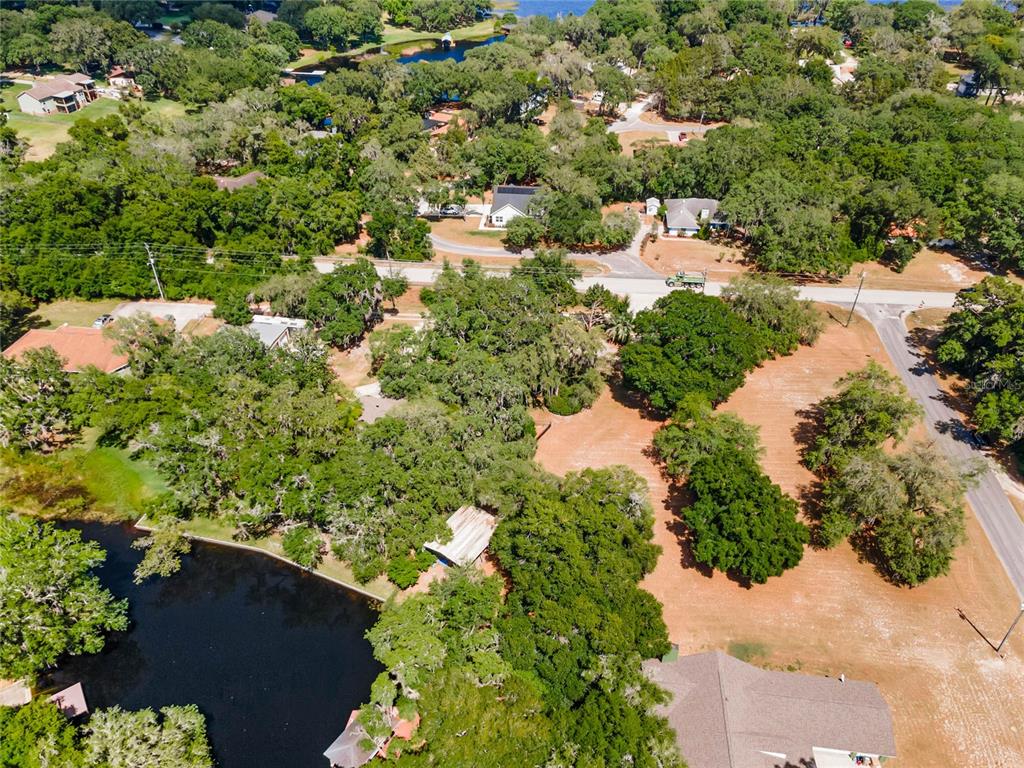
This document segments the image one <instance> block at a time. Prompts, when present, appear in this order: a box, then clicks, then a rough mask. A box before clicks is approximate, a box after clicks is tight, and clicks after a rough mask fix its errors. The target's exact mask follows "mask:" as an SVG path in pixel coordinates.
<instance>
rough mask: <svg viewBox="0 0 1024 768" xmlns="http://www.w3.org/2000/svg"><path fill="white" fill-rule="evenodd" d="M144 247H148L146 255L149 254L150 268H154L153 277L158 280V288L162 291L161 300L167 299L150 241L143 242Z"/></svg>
mask: <svg viewBox="0 0 1024 768" xmlns="http://www.w3.org/2000/svg"><path fill="white" fill-rule="evenodd" d="M142 245H143V247H144V248H145V249H146V255H147V256H149V268H150V269H152V270H153V279H155V280H156V289H157V290H158V291H160V300H161V301H165V300H166V298H167V297H166V296H164V287H163V286H162V285H160V275H158V274H157V273H156V261H154V259H153V252H152V251H151V250H149V243H143V244H142Z"/></svg>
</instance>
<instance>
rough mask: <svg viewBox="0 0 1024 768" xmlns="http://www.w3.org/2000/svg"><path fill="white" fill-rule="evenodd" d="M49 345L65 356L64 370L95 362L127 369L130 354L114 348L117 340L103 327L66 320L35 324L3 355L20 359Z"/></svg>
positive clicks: (106, 369) (106, 368) (98, 365)
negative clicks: (50, 325)
mask: <svg viewBox="0 0 1024 768" xmlns="http://www.w3.org/2000/svg"><path fill="white" fill-rule="evenodd" d="M44 347H50V348H51V349H53V351H54V352H56V353H57V355H58V356H60V357H61V358H62V359H63V360H64V370H65V371H67V372H68V373H81V372H82V371H83V370H85V369H86V368H88V367H89V366H95V367H96V368H99V369H100V370H101V371H103V372H104V373H122V372H125V371H127V370H128V355H123V354H121V353H119V352H117V351H116V350H115V347H116V343H115V342H114V340H113V339H109V338H107V337H106V336H104V335H103V330H102V329H100V328H77V327H75V326H71V325H67V324H64V325H62V326H60V327H59V328H33V329H32V330H31V331H29V332H28V333H26V334H25V335H24V336H22V337H21V338H20V339H18V340H17V341H16V342H14V343H13V344H11V346H9V347H8V348H7V349H5V350H4V357H6V358H8V359H9V360H17V359H18V358H20V357H21V356H22V355H24V354H25V353H26V352H28V351H29V350H30V349H43V348H44Z"/></svg>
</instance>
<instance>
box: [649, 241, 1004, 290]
mask: <svg viewBox="0 0 1024 768" xmlns="http://www.w3.org/2000/svg"><path fill="white" fill-rule="evenodd" d="M642 257H643V260H644V262H645V263H646V264H647V265H648V266H649V267H651V269H654V270H656V271H657V272H660V273H661V274H663V275H670V274H673V273H675V272H676V271H678V270H680V269H685V270H702V269H707V270H708V278H709V279H710V280H728V279H730V278H731V277H733V276H734V275H736V274H737V273H739V272H747V271H750V270H751V268H752V267H751V265H749V264H747V263H745V260H744V255H743V251H742V249H740V248H738V247H735V246H732V245H729V244H726V243H721V244H717V243H711V242H707V241H704V240H698V239H696V238H690V237H660V238H658V240H656V241H655V242H654V243H651V244H650V245H648V246H647V248H645V249H644V253H643V255H642ZM862 271H863V272H864V273H865V278H864V287H865V288H878V289H892V290H899V289H906V290H921V291H958V290H960V289H961V288H965V287H967V286H969V285H974V284H975V283H977V282H978V281H980V280H982V279H983V278H984V277H986V276H987V275H988V274H989V272H987V271H985V269H984V267H983V266H982V265H979V264H977V263H976V262H974V261H972V260H971V259H970V258H969V257H967V256H965V255H963V254H961V253H959V252H956V251H939V250H935V249H931V248H925V249H923V250H922V251H921V252H920V253H918V254H917V256H915V257H914V260H913V261H911V262H910V264H908V265H907V268H906V269H905V270H903V272H894V271H893V270H892V269H890V268H889V267H887V266H885V265H884V264H878V263H877V262H869V263H866V264H854V265H853V268H852V269H851V270H850V274H848V275H846V276H845V277H843V278H841V279H840V280H838V281H837V282H836V284H837V285H850V286H854V285H857V283H858V282H859V280H860V273H861V272H862ZM1007 277H1008V278H1009V279H1010V280H1013V281H1014V282H1017V283H1022V284H1024V278H1021V277H1020V276H1018V275H1012V274H1011V275H1007ZM822 282H824V281H822Z"/></svg>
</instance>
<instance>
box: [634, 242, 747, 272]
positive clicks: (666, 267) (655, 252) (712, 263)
mask: <svg viewBox="0 0 1024 768" xmlns="http://www.w3.org/2000/svg"><path fill="white" fill-rule="evenodd" d="M641 258H642V259H643V261H644V263H645V264H647V266H649V267H650V268H651V269H654V270H656V271H657V272H660V273H661V274H663V275H674V274H675V273H676V272H678V271H680V270H685V271H687V272H700V271H702V270H704V269H706V270H707V271H708V279H709V280H714V281H719V282H724V281H727V280H731V279H732V278H733V277H735V276H736V275H738V274H740V273H741V272H749V271H750V269H751V268H750V266H749V265H748V264H746V262H745V260H744V256H743V251H741V250H740V249H739V248H736V247H734V246H732V245H729V244H728V243H712V242H709V241H707V240H700V239H698V238H695V237H659V238H658V239H657V240H655V241H654V242H652V243H648V244H647V246H646V247H645V248H644V250H643V253H642V254H641Z"/></svg>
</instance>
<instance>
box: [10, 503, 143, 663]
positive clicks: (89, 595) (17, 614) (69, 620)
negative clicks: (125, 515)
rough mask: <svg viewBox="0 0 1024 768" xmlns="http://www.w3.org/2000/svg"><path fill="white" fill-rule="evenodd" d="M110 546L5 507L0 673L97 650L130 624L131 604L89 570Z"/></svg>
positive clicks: (101, 559) (100, 561)
mask: <svg viewBox="0 0 1024 768" xmlns="http://www.w3.org/2000/svg"><path fill="white" fill-rule="evenodd" d="M105 557H106V553H105V552H103V550H102V549H100V548H99V546H97V545H96V544H91V543H89V544H87V543H84V542H82V540H81V536H80V535H79V533H78V531H75V530H61V529H59V528H56V527H54V525H53V524H52V523H46V524H42V525H41V524H39V523H36V522H34V521H32V520H22V519H19V518H18V517H15V516H13V515H12V514H11V512H10V510H0V574H2V575H3V578H2V579H0V614H2V615H0V618H2V619H3V620H2V621H0V676H3V677H6V678H19V677H28V678H30V679H31V678H33V677H34V675H35V674H36V673H37V672H40V671H42V670H43V669H45V668H46V667H49V666H52V665H54V664H55V663H56V662H57V660H58V659H59V658H60V657H61V656H62V655H64V654H80V653H96V652H98V651H99V650H100V649H101V648H103V643H104V640H105V637H106V633H107V632H110V631H114V630H123V629H125V628H126V627H127V626H128V616H127V604H126V602H125V601H123V600H122V601H118V600H115V599H114V597H113V595H111V594H110V592H108V591H107V590H106V589H105V588H103V587H102V586H101V585H100V582H99V579H97V578H96V577H95V576H93V575H92V573H91V571H92V569H93V568H95V567H96V566H97V565H99V564H100V563H102V562H103V560H104V559H105Z"/></svg>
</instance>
